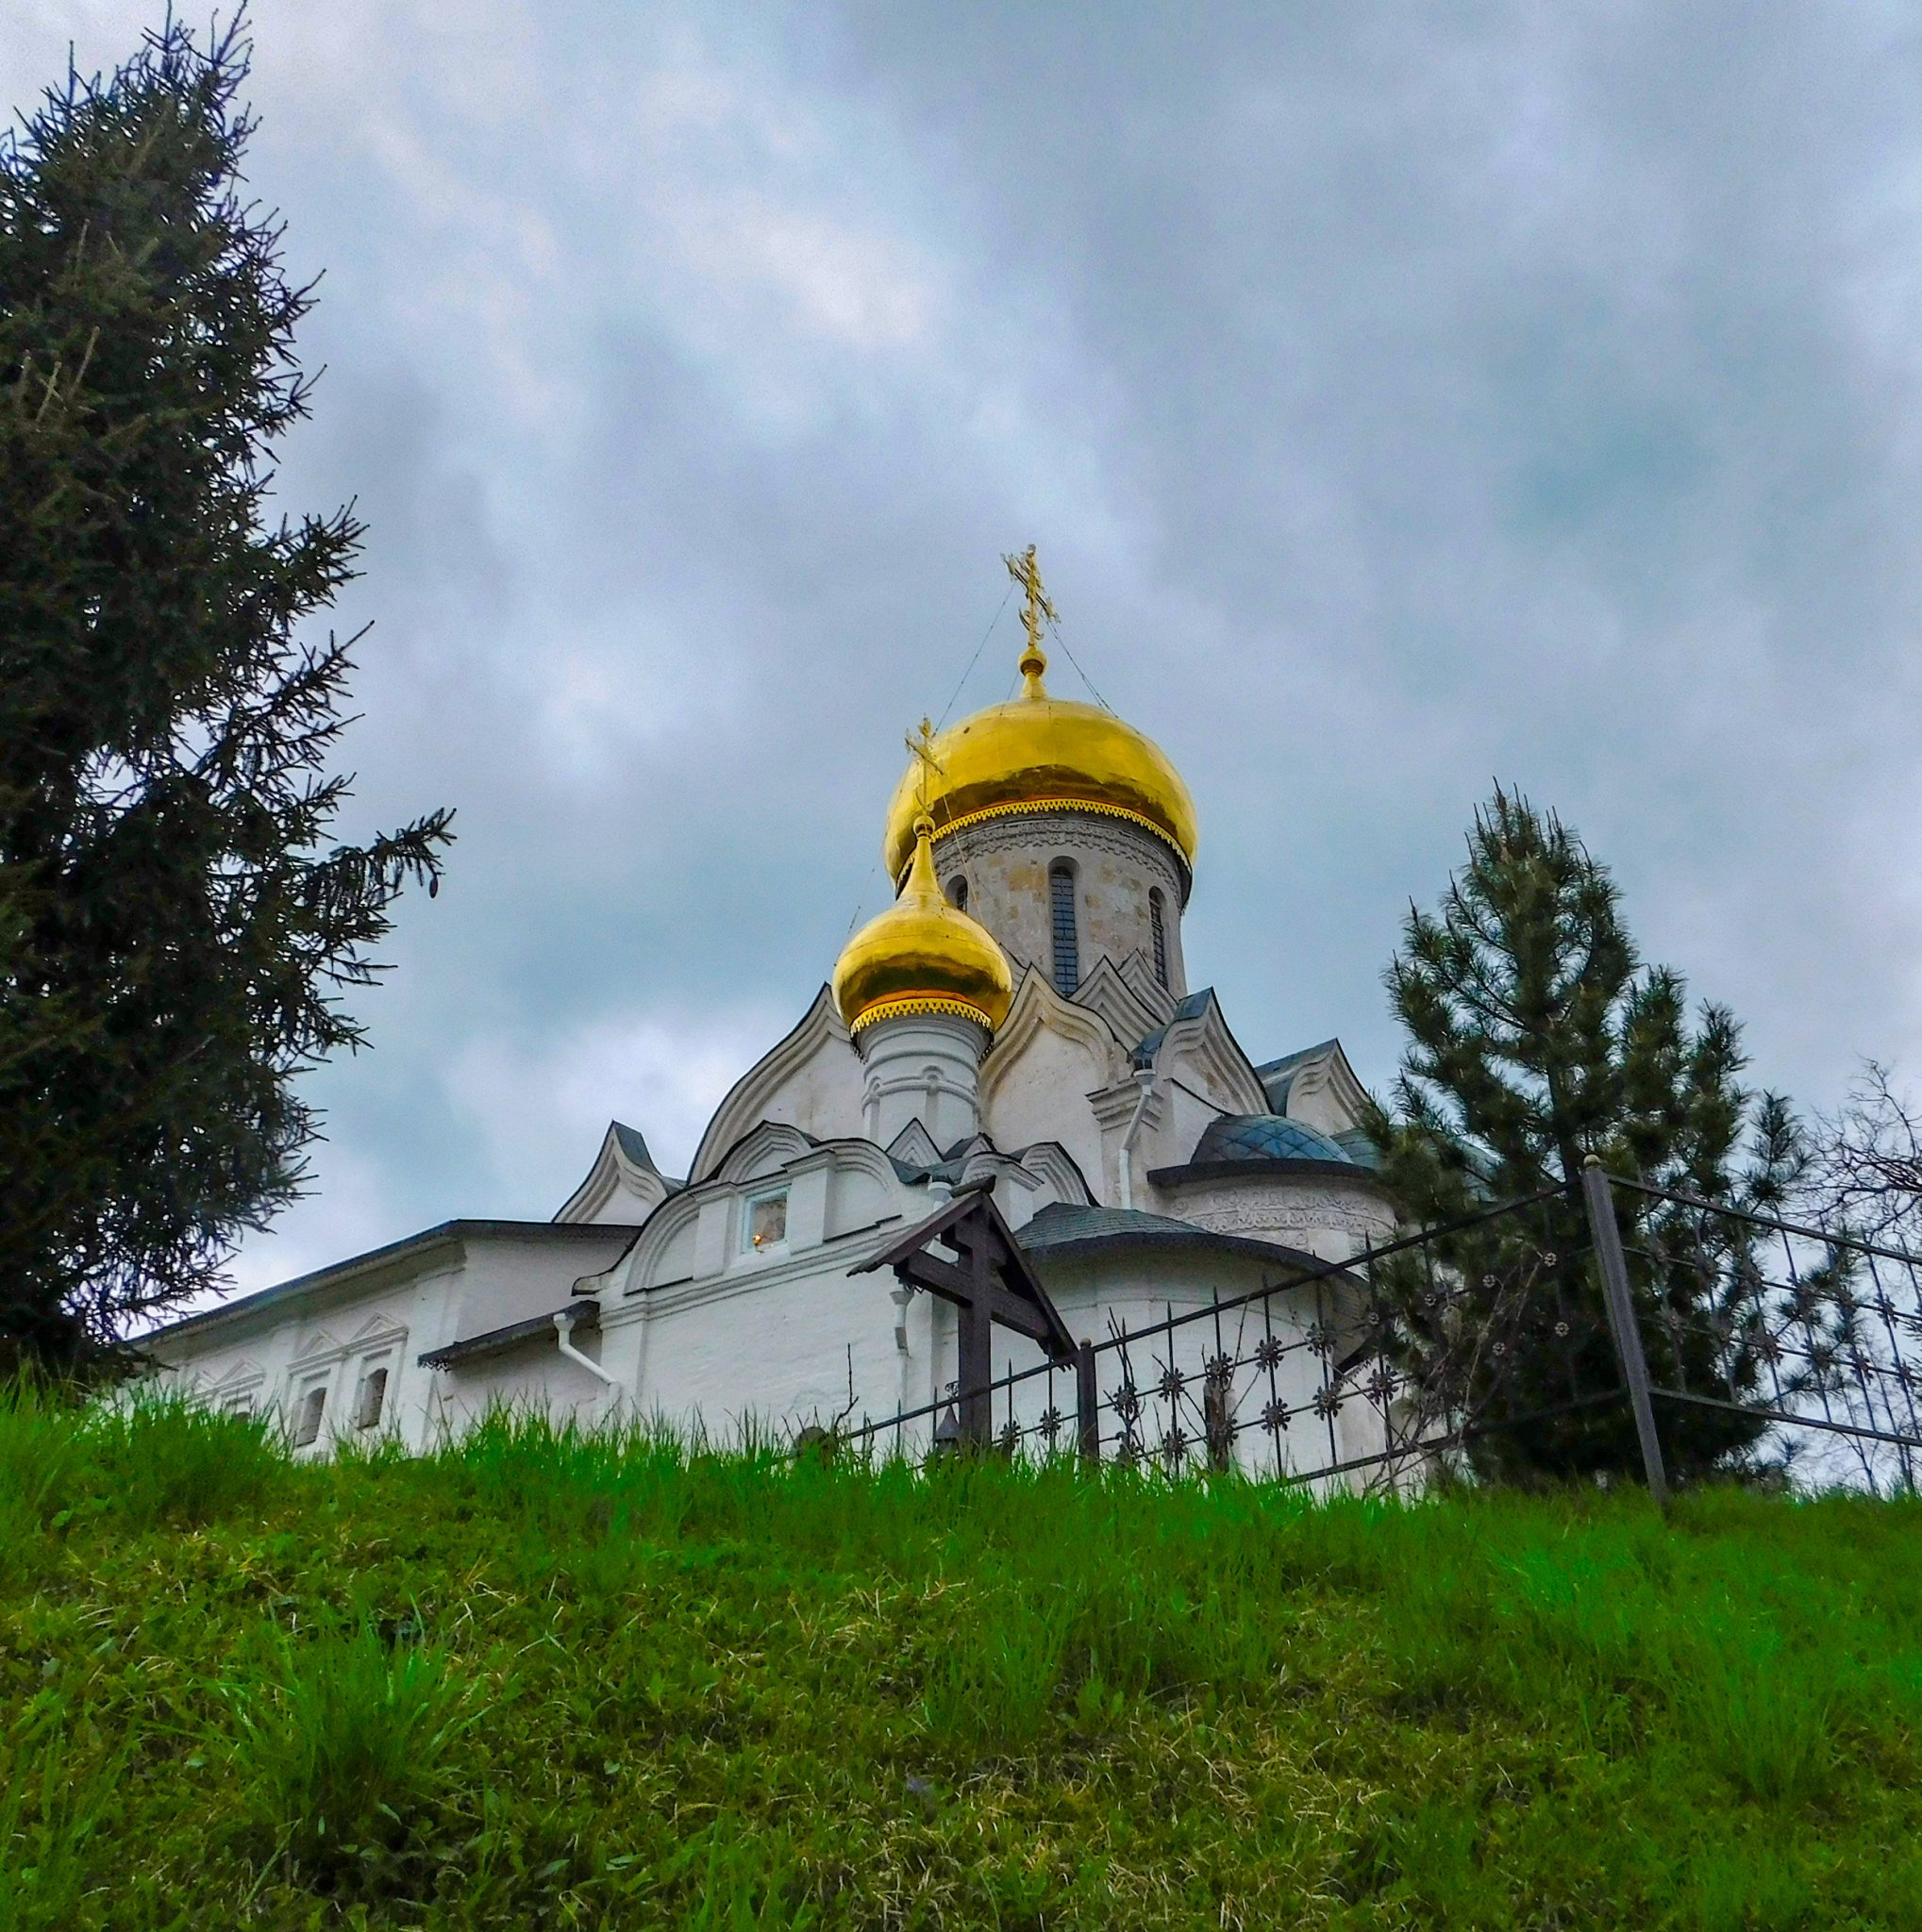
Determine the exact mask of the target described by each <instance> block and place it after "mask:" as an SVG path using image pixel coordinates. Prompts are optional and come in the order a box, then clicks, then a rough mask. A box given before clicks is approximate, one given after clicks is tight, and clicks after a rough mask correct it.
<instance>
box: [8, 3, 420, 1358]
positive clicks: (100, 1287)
mask: <svg viewBox="0 0 1922 1932" xmlns="http://www.w3.org/2000/svg"><path fill="white" fill-rule="evenodd" d="M249 51H250V50H249V46H248V43H247V42H246V41H245V39H244V38H243V36H242V25H241V23H240V22H238V21H237V22H236V23H235V24H234V25H233V26H232V27H230V28H228V29H227V30H226V31H225V32H220V33H216V34H214V35H213V36H212V37H211V38H210V39H209V42H207V44H206V45H205V46H203V45H202V44H200V43H199V42H196V40H195V39H194V37H193V36H192V35H191V34H190V33H189V32H188V31H187V30H185V29H184V28H182V27H180V26H178V25H175V24H173V23H172V22H170V23H169V24H168V25H167V26H166V27H165V28H164V29H163V30H162V31H160V32H159V33H158V34H155V35H152V36H150V37H149V38H148V40H147V42H146V43H145V44H144V45H143V46H142V49H141V50H140V52H139V53H138V54H137V55H136V56H135V57H134V58H132V59H131V60H129V61H128V62H127V63H126V64H125V66H123V67H122V68H120V69H119V70H118V71H117V72H116V73H115V74H113V75H111V77H110V78H108V79H106V80H94V81H91V82H90V81H85V80H82V79H81V78H79V77H78V76H76V75H69V77H68V80H67V83H66V85H65V86H64V88H62V89H58V90H55V91H51V92H49V93H48V94H47V95H46V97H45V99H44V102H43V103H42V107H41V108H40V109H39V110H38V111H37V112H36V113H34V114H33V115H32V116H30V117H29V118H27V119H26V120H25V122H24V124H23V126H22V128H21V129H20V131H19V132H18V134H17V135H15V136H14V137H12V138H11V139H10V140H8V142H6V144H5V145H4V146H0V1187H4V1197H0V1361H4V1359H5V1358H7V1357H11V1358H15V1359H18V1358H23V1357H25V1358H27V1359H32V1360H36V1361H38V1362H41V1363H42V1364H46V1365H50V1366H53V1367H56V1368H62V1369H66V1368H73V1367H76V1366H80V1365H84V1364H85V1363H87V1362H88V1361H89V1360H90V1359H91V1360H93V1361H95V1362H97V1361H98V1360H99V1359H100V1357H101V1354H102V1351H107V1352H109V1354H110V1353H111V1351H112V1347H113V1344H114V1341H115V1339H116V1338H117V1337H120V1336H123V1335H124V1334H125V1331H126V1328H127V1324H128V1323H129V1321H130V1319H131V1318H133V1317H136V1316H138V1315H139V1314H141V1313H142V1311H145V1310H150V1309H159V1308H165V1307H173V1306H177V1305H178V1304H179V1303H180V1302H181V1301H182V1300H184V1299H185V1298H187V1297H190V1296H192V1295H194V1294H196V1293H198V1292H200V1291H204V1290H206V1289H208V1288H209V1287H210V1286H217V1285H219V1283H220V1280H221V1270H222V1268H223V1265H224V1263H225V1261H226V1259H227V1258H228V1257H230V1255H231V1252H232V1249H233V1244H234V1242H235V1241H236V1239H237V1237H238V1235H239V1234H240V1232H241V1231H242V1230H243V1229H246V1228H250V1227H255V1226H258V1225H259V1224H262V1223H263V1222H264V1221H265V1220H266V1219H267V1218H268V1217H270V1216H271V1215H272V1214H273V1212H274V1211H275V1210H276V1208H279V1207H280V1206H282V1205H283V1204H284V1203H286V1202H287V1201H288V1200H289V1199H291V1198H292V1196H293V1195H294V1194H295V1193H297V1191H299V1188H300V1185H301V1178H302V1149H303V1148H304V1147H305V1146H306V1145H307V1144H308V1143H309V1141H311V1139H312V1137H313V1135H314V1132H315V1127H316V1123H315V1118H314V1115H313V1112H312V1110H311V1109H310V1108H309V1106H308V1105H307V1104H305V1103H304V1102H303V1101H302V1100H301V1099H300V1097H299V1095H298V1094H297V1092H296V1091H295V1090H294V1084H293V1082H294V1076H295V1074H298V1073H299V1072H300V1071H301V1070H302V1069H304V1068H307V1067H310V1066H312V1065H313V1064H314V1063H315V1062H317V1061H319V1060H321V1059H323V1058H326V1056H327V1055H329V1054H331V1053H334V1052H336V1051H338V1050H339V1049H340V1048H342V1047H351V1046H354V1045H357V1044H358V1043H359V1041H360V1040H361V1038H362V1034H361V1029H360V1028H359V1025H358V1024H356V1023H355V1021H354V1020H353V1019H352V1018H351V1017H350V1016H349V1015H348V1014H347V1013H346V1012H345V1011H344V1010H343V1008H342V1005H341V1003H340V995H341V992H342V991H343V989H346V988H351V987H354V986H359V985H364V984H367V983H369V981H370V980H371V978H372V976H373V975H374V974H375V973H376V970H377V969H376V966H375V965H374V964H373V963H372V961H371V960H370V958H369V951H368V949H369V948H370V947H371V946H372V945H374V944H375V943H376V941H378V940H379V939H380V938H381V936H382V935H383V934H384V933H385V932H386V931H387V930H388V928H389V908H390V907H391V905H392V903H393V900H394V898H395V896H396V895H397V894H398V892H399V891H401V890H402V888H403V885H404V883H405V882H406V880H408V879H409V878H414V879H422V880H426V881H427V882H428V885H429V890H430V891H432V890H434V889H435V888H436V887H437V886H438V882H439V870H440V852H441V848H442V847H443V845H444V843H445V842H446V841H447V840H448V838H449V837H450V833H449V829H448V820H449V814H448V813H446V812H445V811H435V812H432V813H429V814H427V815H426V816H425V817H423V818H420V819H418V820H416V821H415V822H414V823H412V824H408V825H406V826H405V827H403V828H402V829H401V830H399V831H397V832H393V833H392V834H388V835H385V836H381V837H377V838H375V839H373V840H371V841H369V842H367V843H365V844H363V845H348V846H338V847H335V848H333V849H331V850H326V849H324V845H325V841H326V839H327V836H328V832H329V829H330V826H331V824H332V821H333V820H334V818H335V816H336V813H337V811H338V808H340V806H341V803H342V801H343V798H344V797H345V795H346V781H345V779H344V778H343V777H342V776H341V775H338V774H331V773H330V772H329V771H328V770H327V765H328V763H329V754H330V752H331V751H332V748H333V745H334V741H335V739H336V738H337V736H338V734H339V733H340V731H341V729H342V727H343V724H345V723H346V722H347V721H346V720H345V718H344V717H343V712H342V705H343V701H344V698H345V683H346V679H347V675H348V673H349V672H350V670H351V668H352V667H351V664H350V661H349V658H348V647H349V643H351V642H352V640H349V641H347V642H343V641H337V640H335V639H334V638H332V637H329V638H328V639H327V641H326V643H325V644H311V645H309V644H307V643H303V642H302V641H300V640H299V638H298V637H297V635H296V633H297V631H298V629H299V627H300V625H302V622H303V620H305V619H308V618H309V617H310V616H312V614H313V613H315V612H317V611H320V610H323V609H324V608H326V606H327V605H328V604H329V603H330V601H331V600H332V599H333V597H334V596H335V594H336V593H337V592H338V591H339V590H340V589H341V587H342V586H343V584H344V583H345V582H347V581H348V579H349V578H350V577H351V576H352V575H353V574H354V558H355V554H356V551H357V548H358V545H359V539H360V535H361V530H360V525H359V524H358V523H357V522H356V520H355V518H354V516H353V515H352V513H351V510H350V509H342V510H338V511H336V512H334V513H332V514H331V515H326V516H315V515H307V516H303V517H301V518H300V519H299V520H298V521H295V522H292V523H290V522H288V521H285V520H284V519H282V520H270V518H269V514H268V501H267V499H268V496H269V493H270V489H271V486H272V483H273V480H274V469H273V460H272V453H273V449H274V445H275V444H276V441H277V440H278V439H279V438H280V437H282V436H283V435H284V434H285V433H286V432H287V430H288V429H289V428H290V427H291V426H292V425H293V424H294V423H295V422H296V421H297V420H298V419H299V418H300V417H302V416H303V415H305V414H306V412H307V408H308V378H307V377H306V376H305V375H303V374H302V372H301V370H300V368H299V366H298V364H297V362H296V360H295V358H294V347H293V334H294V329H295V325H296V324H297V323H298V322H299V321H300V319H301V317H302V316H303V315H304V314H305V313H306V311H307V309H308V308H309V304H310V301H311V290H310V287H297V286H294V285H292V284H291V283H290V282H289V281H288V279H287V278H286V275H284V273H283V270H282V266H281V260H280V242H281V230H280V228H279V226H278V225H276V222H275V221H274V220H272V219H270V218H264V217H263V216H261V215H260V214H259V211H258V210H257V209H256V208H254V207H253V206H251V205H250V204H248V203H246V202H245V201H243V200H242V174H241V163H242V157H243V155H244V153H245V150H246V146H247V141H248V137H249V135H250V133H251V131H252V128H253V122H252V120H251V118H250V117H249V115H248V113H247V111H246V109H245V108H244V107H243V106H242V105H241V103H240V99H239V91H240V89H241V86H242V82H243V80H244V78H245V75H246V72H247V62H248V56H249Z"/></svg>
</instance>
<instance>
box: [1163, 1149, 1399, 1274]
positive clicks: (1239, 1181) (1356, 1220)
mask: <svg viewBox="0 0 1922 1932" xmlns="http://www.w3.org/2000/svg"><path fill="white" fill-rule="evenodd" d="M1151 1205H1152V1206H1153V1208H1154V1210H1155V1211H1156V1212H1157V1213H1160V1214H1167V1215H1172V1216H1174V1217H1175V1218H1176V1219H1177V1220H1180V1221H1188V1222H1193V1223H1194V1224H1195V1226H1196V1227H1205V1228H1207V1229H1209V1230H1210V1231H1211V1232H1212V1233H1215V1234H1236V1235H1248V1236H1251V1237H1253V1238H1254V1239H1255V1240H1257V1241H1276V1242H1279V1243H1280V1244H1281V1245H1283V1246H1286V1247H1294V1248H1304V1249H1306V1250H1307V1251H1308V1252H1309V1253H1310V1254H1313V1255H1319V1256H1322V1257H1324V1258H1326V1259H1329V1260H1334V1261H1341V1260H1345V1259H1346V1258H1347V1257H1349V1256H1350V1255H1352V1254H1354V1253H1355V1252H1356V1250H1357V1249H1359V1248H1363V1247H1368V1246H1371V1245H1372V1246H1376V1247H1379V1246H1382V1245H1385V1244H1386V1243H1387V1242H1389V1241H1393V1240H1394V1239H1395V1234H1396V1226H1395V1213H1394V1210H1393V1209H1392V1208H1390V1207H1389V1205H1388V1203H1387V1201H1386V1200H1385V1199H1384V1198H1383V1196H1382V1194H1381V1192H1380V1190H1379V1188H1378V1187H1377V1186H1375V1184H1374V1183H1373V1182H1371V1181H1369V1180H1366V1179H1364V1178H1362V1176H1361V1175H1360V1174H1358V1175H1357V1177H1356V1178H1355V1179H1354V1180H1352V1181H1349V1180H1345V1179H1343V1178H1341V1177H1339V1176H1336V1175H1321V1174H1278V1173H1274V1172H1272V1171H1270V1172H1262V1171H1260V1170H1257V1171H1256V1172H1254V1173H1251V1174H1247V1175H1245V1176H1242V1175H1235V1176H1232V1177H1230V1176H1223V1177H1221V1178H1219V1179H1209V1180H1205V1181H1194V1182H1190V1183H1187V1184H1185V1185H1182V1186H1179V1187H1174V1188H1158V1189H1156V1190H1155V1191H1154V1197H1153V1201H1152V1203H1151Z"/></svg>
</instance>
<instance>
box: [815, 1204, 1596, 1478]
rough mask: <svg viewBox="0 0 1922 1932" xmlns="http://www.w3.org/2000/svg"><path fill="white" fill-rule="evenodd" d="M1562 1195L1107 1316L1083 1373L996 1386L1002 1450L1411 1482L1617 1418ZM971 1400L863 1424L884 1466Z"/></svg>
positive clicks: (865, 1441)
mask: <svg viewBox="0 0 1922 1932" xmlns="http://www.w3.org/2000/svg"><path fill="white" fill-rule="evenodd" d="M1586 1265H1587V1259H1586V1247H1585V1243H1584V1242H1583V1241H1582V1240H1581V1239H1580V1234H1579V1227H1578V1226H1576V1225H1571V1224H1570V1221H1569V1213H1568V1204H1567V1199H1566V1196H1565V1195H1564V1194H1563V1191H1560V1190H1555V1191H1548V1192H1545V1193H1543V1194H1540V1195H1536V1196H1533V1197H1530V1198H1529V1199H1527V1200H1522V1201H1515V1202H1510V1203H1506V1204H1504V1205H1501V1206H1498V1207H1493V1208H1489V1209H1487V1210H1486V1211H1485V1212H1483V1213H1480V1214H1478V1215H1476V1216H1473V1217H1471V1218H1470V1219H1468V1220H1465V1221H1463V1222H1461V1223H1457V1224H1452V1225H1450V1226H1447V1227H1445V1228H1439V1229H1431V1230H1427V1231H1424V1232H1422V1233H1420V1234H1416V1235H1412V1236H1410V1237H1408V1238H1407V1239H1405V1240H1402V1241H1395V1242H1392V1243H1388V1244H1385V1245H1381V1246H1377V1247H1369V1248H1364V1249H1362V1250H1361V1251H1360V1252H1358V1253H1356V1254H1354V1255H1351V1256H1349V1257H1345V1259H1342V1260H1329V1261H1325V1262H1319V1263H1313V1264H1303V1265H1299V1266H1294V1267H1287V1268H1281V1269H1278V1270H1276V1271H1275V1273H1274V1274H1273V1275H1272V1276H1271V1277H1270V1278H1269V1279H1268V1280H1266V1281H1264V1282H1263V1283H1262V1286H1261V1287H1259V1288H1257V1289H1254V1290H1252V1291H1246V1292H1244V1293H1240V1294H1235V1295H1218V1296H1214V1297H1212V1298H1211V1299H1210V1300H1209V1301H1208V1302H1206V1303H1204V1304H1202V1305H1200V1306H1191V1307H1186V1308H1183V1309H1179V1310H1178V1309H1177V1308H1176V1307H1174V1306H1173V1304H1172V1303H1168V1304H1165V1305H1164V1312H1163V1314H1162V1318H1161V1319H1159V1320H1152V1321H1146V1322H1136V1323H1127V1324H1124V1323H1122V1322H1119V1321H1113V1322H1111V1325H1110V1329H1109V1332H1108V1333H1107V1334H1106V1335H1105V1336H1103V1337H1101V1338H1100V1339H1099V1340H1098V1341H1097V1340H1093V1339H1090V1340H1087V1341H1082V1343H1081V1344H1080V1346H1079V1347H1078V1349H1077V1351H1076V1354H1075V1358H1074V1360H1073V1361H1071V1362H1062V1361H1049V1360H1041V1361H1031V1362H1029V1363H1028V1364H1027V1365H1024V1366H1011V1367H1010V1368H1009V1370H1008V1371H1007V1372H1005V1373H1003V1374H998V1375H996V1376H994V1378H993V1379H992V1381H991V1382H990V1383H989V1384H988V1385H987V1387H988V1391H989V1397H990V1405H989V1408H990V1417H991V1424H992V1438H991V1440H992V1441H993V1442H994V1445H995V1446H997V1447H998V1448H1000V1449H1001V1450H1003V1451H1004V1452H1007V1453H1016V1452H1019V1453H1025V1454H1029V1455H1039V1456H1050V1455H1062V1454H1073V1455H1075V1456H1078V1457H1080V1458H1082V1459H1083V1460H1088V1461H1095V1460H1099V1461H1113V1462H1117V1463H1120V1464H1123V1465H1127V1466H1132V1467H1137V1468H1144V1469H1154V1470H1158V1471H1161V1472H1163V1473H1165V1474H1183V1473H1188V1472H1194V1471H1200V1470H1208V1469H1215V1470H1223V1469H1227V1468H1229V1467H1231V1466H1232V1467H1237V1468H1239V1469H1241V1470H1242V1471H1244V1472H1245V1473H1247V1474H1258V1475H1262V1476H1266V1477H1271V1478H1279V1479H1281V1480H1284V1481H1308V1482H1314V1481H1336V1480H1346V1481H1348V1482H1351V1483H1353V1484H1355V1485H1357V1486H1364V1487H1365V1486H1383V1487H1399V1486H1405V1485H1408V1484H1411V1483H1413V1482H1417V1481H1419V1480H1421V1479H1423V1478H1424V1477H1425V1476H1426V1475H1427V1474H1429V1473H1431V1472H1432V1471H1433V1470H1434V1469H1435V1468H1436V1467H1438V1466H1441V1465H1443V1464H1446V1463H1447V1462H1448V1461H1449V1460H1451V1459H1456V1458H1459V1457H1461V1456H1462V1454H1463V1453H1464V1452H1466V1451H1467V1450H1468V1449H1469V1447H1470V1445H1472V1444H1474V1443H1476V1442H1477V1441H1479V1440H1481V1439H1482V1438H1484V1437H1492V1436H1494V1435H1496V1434H1497V1433H1498V1432H1500V1431H1503V1430H1513V1429H1515V1428H1518V1427H1526V1426H1535V1427H1539V1426H1541V1425H1542V1424H1544V1423H1545V1422H1547V1421H1551V1420H1553V1419H1554V1418H1558V1417H1562V1418H1565V1417H1573V1416H1576V1415H1579V1414H1580V1413H1581V1412H1584V1411H1587V1410H1590V1409H1600V1408H1619V1407H1621V1405H1622V1402H1623V1398H1624V1383H1623V1380H1622V1376H1621V1374H1620V1370H1619V1366H1618V1363H1617V1361H1616V1359H1615V1357H1614V1353H1613V1349H1612V1348H1611V1347H1609V1346H1608V1345H1607V1344H1606V1341H1604V1343H1603V1345H1602V1346H1600V1347H1599V1348H1598V1347H1597V1346H1596V1323H1595V1321H1594V1320H1592V1319H1591V1320H1589V1321H1586V1322H1584V1321H1583V1319H1582V1318H1581V1317H1580V1315H1579V1312H1578V1309H1577V1304H1578V1303H1580V1304H1584V1305H1587V1306H1589V1307H1591V1308H1592V1307H1593V1306H1594V1304H1595V1301H1596V1297H1595V1293H1594V1291H1593V1289H1590V1290H1588V1291H1585V1292H1584V1293H1582V1294H1580V1295H1577V1294H1575V1293H1573V1292H1572V1290H1573V1286H1574V1278H1575V1276H1576V1275H1577V1274H1579V1271H1580V1269H1581V1268H1583V1267H1584V1266H1586ZM964 1407H965V1405H964V1404H963V1403H962V1402H961V1391H959V1390H956V1389H951V1390H950V1391H949V1393H948V1394H947V1396H946V1397H944V1399H943V1400H941V1401H939V1402H934V1403H928V1404H924V1405H921V1406H920V1407H913V1408H903V1409H901V1410H898V1411H896V1412H895V1413H894V1414H892V1415H888V1416H884V1417H880V1418H877V1419H870V1418H865V1417H864V1418H863V1419H862V1420H861V1423H860V1424H856V1425H855V1426H854V1427H853V1428H852V1430H850V1431H849V1433H850V1435H851V1437H852V1438H853V1440H854V1441H855V1442H856V1443H857V1445H860V1446H863V1447H868V1448H872V1449H874V1450H877V1451H879V1452H881V1453H884V1454H885V1453H895V1452H898V1453H906V1454H911V1453H917V1452H919V1451H922V1450H926V1449H930V1448H931V1449H935V1450H940V1449H943V1448H945V1447H947V1446H949V1445H950V1444H953V1443H955V1442H957V1441H959V1440H960V1438H961V1421H960V1416H961V1411H962V1410H963V1408H964Z"/></svg>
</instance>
